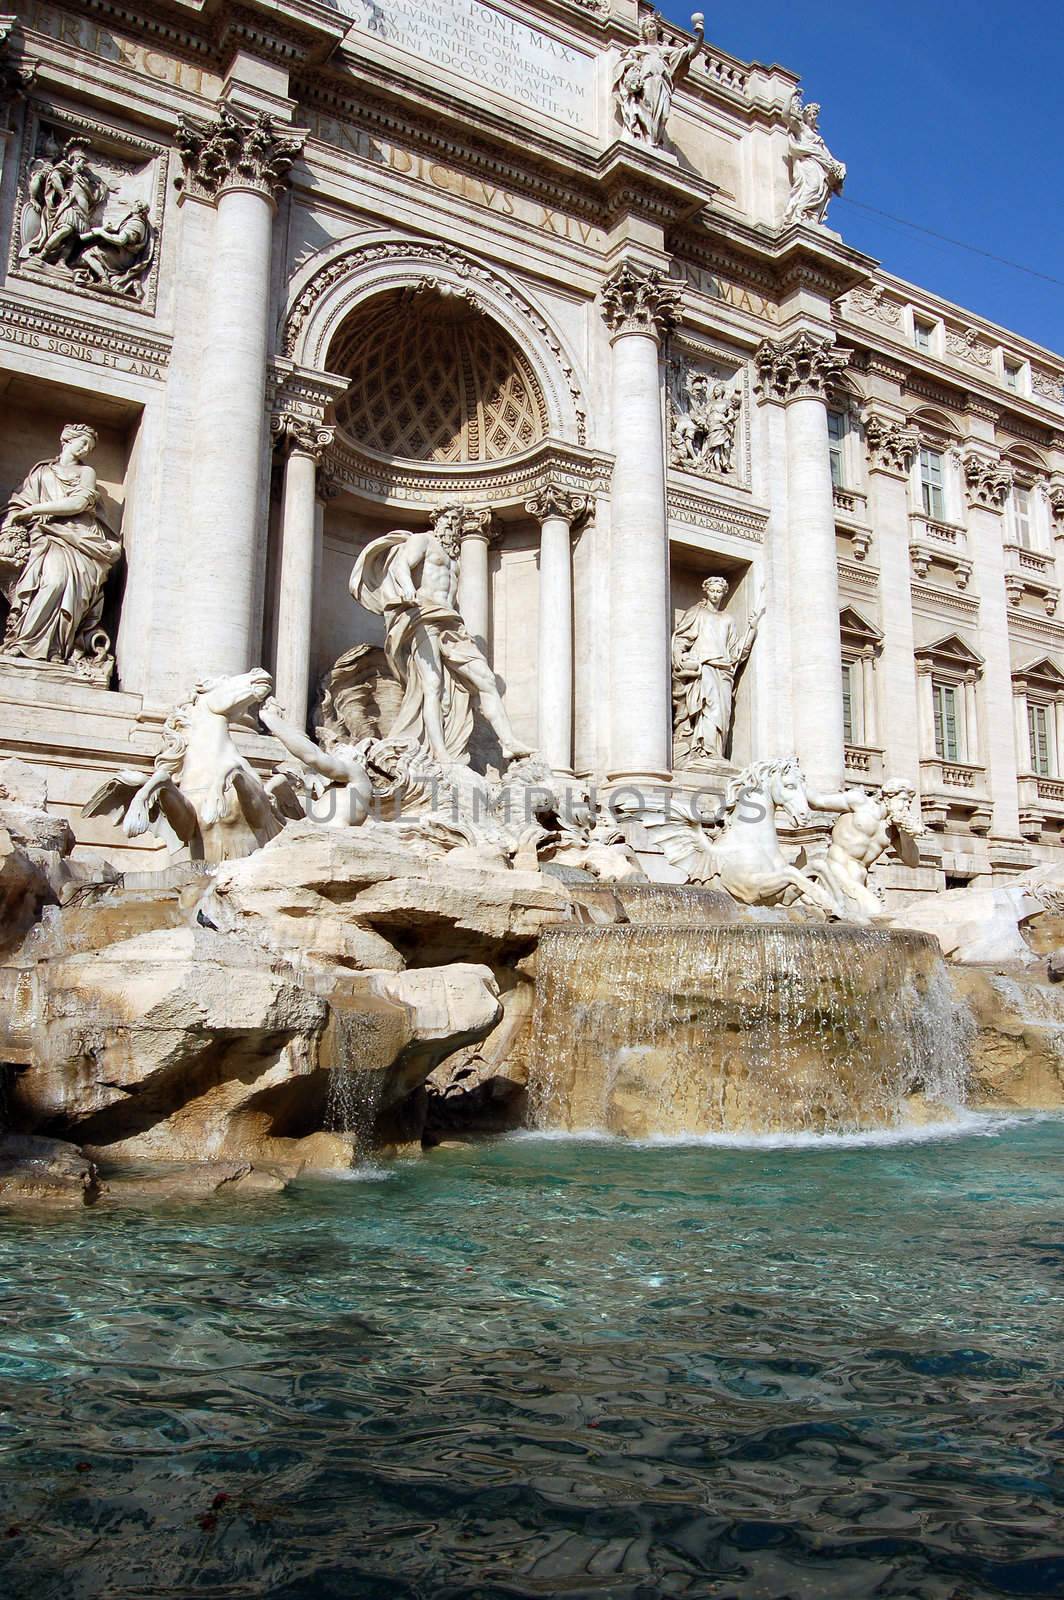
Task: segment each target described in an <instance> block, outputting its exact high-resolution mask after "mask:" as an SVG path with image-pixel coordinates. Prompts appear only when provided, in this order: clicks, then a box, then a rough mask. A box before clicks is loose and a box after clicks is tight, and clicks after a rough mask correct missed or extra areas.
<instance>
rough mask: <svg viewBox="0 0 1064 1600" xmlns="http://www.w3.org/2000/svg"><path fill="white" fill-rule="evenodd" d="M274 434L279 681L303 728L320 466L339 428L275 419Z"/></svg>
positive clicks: (290, 713)
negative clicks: (279, 468) (277, 452)
mask: <svg viewBox="0 0 1064 1600" xmlns="http://www.w3.org/2000/svg"><path fill="white" fill-rule="evenodd" d="M273 433H274V437H275V438H276V439H277V440H278V442H279V445H280V448H281V450H282V451H283V452H284V490H283V495H282V503H281V560H280V578H279V583H278V588H279V594H278V602H277V662H276V673H275V681H276V690H277V699H278V700H279V701H280V703H281V705H282V706H283V707H284V712H285V716H286V718H287V720H288V721H289V722H291V723H293V724H294V725H295V726H296V727H297V728H302V727H304V726H305V724H306V720H307V703H308V701H309V698H310V645H311V636H312V634H313V630H314V572H315V566H316V564H317V544H318V493H317V484H318V467H319V465H320V464H321V460H322V457H323V456H324V454H325V452H326V450H327V449H328V448H329V446H330V445H331V444H332V441H333V429H332V428H323V427H318V426H316V425H315V424H314V423H312V422H307V421H305V420H304V419H303V418H301V417H294V416H280V417H275V418H274V419H273Z"/></svg>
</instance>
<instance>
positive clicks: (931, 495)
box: [920, 450, 946, 522]
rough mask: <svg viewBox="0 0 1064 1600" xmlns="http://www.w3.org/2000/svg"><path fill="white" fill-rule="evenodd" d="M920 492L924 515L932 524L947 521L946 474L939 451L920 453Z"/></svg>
mask: <svg viewBox="0 0 1064 1600" xmlns="http://www.w3.org/2000/svg"><path fill="white" fill-rule="evenodd" d="M920 491H921V495H922V497H923V503H924V514H925V515H926V516H928V517H930V518H931V521H932V522H944V521H945V520H946V490H945V474H944V469H943V462H942V456H941V455H940V453H939V452H938V451H937V450H921V451H920Z"/></svg>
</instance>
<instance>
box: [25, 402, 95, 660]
mask: <svg viewBox="0 0 1064 1600" xmlns="http://www.w3.org/2000/svg"><path fill="white" fill-rule="evenodd" d="M95 447H96V433H95V431H94V430H93V429H92V428H90V427H87V426H85V425H84V424H82V423H72V424H71V425H70V426H69V427H67V428H64V429H63V433H62V438H61V441H60V450H59V455H58V456H57V457H56V458H55V460H53V461H40V462H38V463H37V465H36V466H35V467H33V468H32V469H31V471H30V473H29V474H28V476H27V477H26V479H25V481H24V482H23V483H22V484H21V485H20V487H19V488H18V489H16V491H15V493H14V494H13V495H12V497H11V500H10V503H9V504H8V507H7V510H6V512H5V514H4V517H3V520H2V522H0V560H3V561H4V562H5V564H8V565H10V564H12V558H14V561H13V564H14V565H15V566H16V569H17V576H16V577H15V580H14V583H13V584H12V585H11V587H10V588H9V590H8V600H9V604H10V609H9V612H8V618H7V629H6V632H5V636H4V643H3V649H4V650H5V652H7V653H8V654H9V655H17V656H25V657H27V658H29V659H30V660H33V661H62V662H69V661H73V660H76V659H78V658H92V657H94V656H97V655H98V654H99V648H98V644H99V641H98V640H96V639H95V638H94V635H95V634H96V633H97V630H98V629H99V626H100V619H101V616H102V614H103V598H104V596H103V591H104V584H105V582H106V580H107V575H108V573H109V572H110V571H111V568H112V567H113V566H114V565H115V563H116V562H117V560H118V558H119V557H120V555H121V554H122V544H121V541H120V540H119V539H117V538H116V537H115V536H114V534H113V533H112V532H111V530H110V528H108V526H107V524H106V523H104V522H102V521H101V520H100V519H99V518H98V517H97V515H96V501H97V489H96V474H95V472H94V471H93V469H92V468H91V467H90V466H89V465H88V463H87V460H86V458H87V457H88V456H89V455H91V454H92V451H93V450H94V449H95Z"/></svg>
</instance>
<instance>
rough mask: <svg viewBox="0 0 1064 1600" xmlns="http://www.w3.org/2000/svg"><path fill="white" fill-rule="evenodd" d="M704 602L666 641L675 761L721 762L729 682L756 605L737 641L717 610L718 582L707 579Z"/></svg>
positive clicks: (753, 631)
mask: <svg viewBox="0 0 1064 1600" xmlns="http://www.w3.org/2000/svg"><path fill="white" fill-rule="evenodd" d="M702 592H703V594H704V595H705V599H704V600H700V601H699V602H698V604H697V605H693V606H691V607H690V608H689V609H688V610H687V611H685V612H684V614H683V616H682V617H681V618H680V620H679V622H678V623H677V624H676V630H675V632H674V633H673V636H672V672H673V690H672V698H673V721H674V727H675V733H676V741H675V759H676V762H677V764H678V765H679V764H680V763H682V762H684V761H699V760H701V761H705V760H721V759H723V757H724V753H725V747H726V745H727V742H728V735H729V733H730V732H731V722H732V707H733V704H734V700H735V679H736V677H737V675H738V673H739V670H740V668H741V667H742V665H743V663H744V662H745V661H746V659H747V657H748V656H749V654H750V651H751V650H752V649H753V646H754V640H755V639H756V637H757V629H758V624H759V623H760V621H761V618H762V617H763V616H764V607H763V606H759V607H758V609H757V610H756V611H755V612H754V614H753V616H752V617H751V618H750V623H749V626H748V627H747V630H746V633H745V635H744V636H743V637H742V638H740V636H739V633H738V630H737V629H736V626H735V624H734V622H733V621H732V619H731V617H729V616H728V615H727V613H726V612H725V611H724V610H723V609H722V608H723V606H724V602H725V600H726V599H727V596H728V584H727V581H726V580H725V579H724V578H707V579H706V581H705V583H704V584H703V585H702Z"/></svg>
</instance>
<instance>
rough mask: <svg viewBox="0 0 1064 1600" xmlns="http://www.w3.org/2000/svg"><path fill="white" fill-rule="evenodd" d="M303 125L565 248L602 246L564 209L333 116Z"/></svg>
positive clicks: (601, 238) (597, 235) (594, 231)
mask: <svg viewBox="0 0 1064 1600" xmlns="http://www.w3.org/2000/svg"><path fill="white" fill-rule="evenodd" d="M307 123H308V126H309V127H310V130H311V132H312V134H313V135H314V136H315V138H318V139H320V140H321V141H322V143H323V144H330V145H334V146H336V147H337V148H338V149H340V150H349V151H350V152H351V153H352V154H353V155H356V156H359V157H361V159H362V160H363V161H370V162H372V163H373V164H374V165H375V166H382V167H388V168H389V169H390V171H392V172H397V173H400V174H402V175H403V176H405V177H409V178H413V179H414V180H415V181H416V182H418V183H427V184H430V185H431V186H432V188H434V189H441V190H442V191H443V192H444V194H453V195H457V196H458V198H459V199H461V200H468V201H470V202H471V203H472V204H473V205H476V206H484V207H485V209H486V210H488V211H494V212H496V213H497V214H498V215H499V216H503V217H514V218H516V219H517V220H518V221H520V222H526V223H529V224H530V225H531V226H532V227H533V228H538V229H539V230H540V231H541V232H543V233H548V234H551V235H552V236H553V237H554V238H556V239H568V240H569V242H570V243H571V244H583V245H588V246H590V247H591V248H595V249H598V248H601V247H602V245H603V244H604V242H605V235H604V234H603V232H602V229H601V228H597V227H595V225H594V223H591V222H585V221H583V220H582V219H581V218H579V217H573V216H569V215H568V213H566V212H564V211H556V210H554V208H553V207H551V206H545V205H541V204H540V202H539V201H538V200H529V199H528V198H527V197H526V196H524V195H520V194H514V193H513V192H512V191H511V190H509V189H503V188H500V186H499V185H498V184H495V183H491V182H490V181H489V180H488V179H486V178H477V177H473V176H471V174H469V173H467V172H461V171H459V170H458V169H457V168H456V167H449V166H446V165H444V163H443V162H440V161H433V160H431V159H429V157H427V156H422V155H419V154H417V153H416V152H415V151H412V150H404V149H403V148H402V146H400V145H393V144H386V143H385V142H384V141H383V140H382V139H378V138H375V137H374V135H373V134H370V133H366V132H365V130H364V129H362V128H355V127H352V126H351V124H350V123H347V122H339V121H337V119H336V118H335V117H323V116H318V115H315V114H311V115H310V116H309V117H308V119H307Z"/></svg>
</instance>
